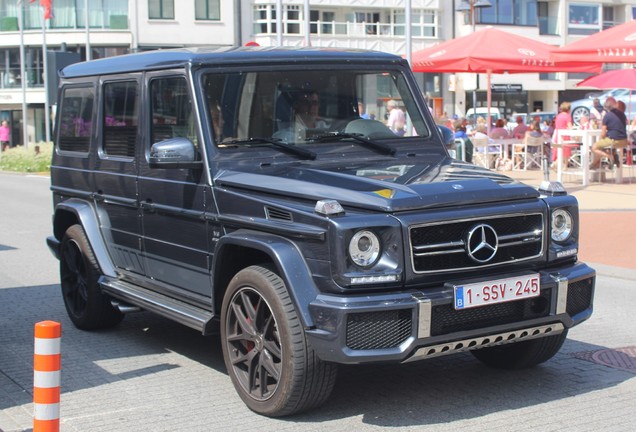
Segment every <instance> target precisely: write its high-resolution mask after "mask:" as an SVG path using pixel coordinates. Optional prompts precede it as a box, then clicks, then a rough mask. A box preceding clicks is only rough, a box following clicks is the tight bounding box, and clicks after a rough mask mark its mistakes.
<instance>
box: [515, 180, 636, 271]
mask: <svg viewBox="0 0 636 432" xmlns="http://www.w3.org/2000/svg"><path fill="white" fill-rule="evenodd" d="M506 174H508V175H510V176H511V177H513V178H515V179H517V180H520V181H523V182H524V183H527V184H529V185H531V186H538V185H539V184H541V181H542V180H543V173H542V172H541V171H539V170H530V171H510V172H507V173H506ZM628 175H629V171H628V170H625V172H624V177H623V183H621V184H616V183H613V182H612V181H611V180H610V181H608V182H603V183H591V184H590V185H588V186H585V187H584V186H582V185H581V182H580V181H579V182H569V181H566V182H564V183H563V185H564V186H565V188H566V189H567V191H568V193H570V194H572V195H574V196H575V197H576V198H577V199H578V201H579V206H580V218H581V230H580V236H581V241H580V253H579V258H580V259H581V260H582V261H586V262H588V263H592V264H602V265H603V266H612V267H616V268H618V269H627V270H636V241H634V239H635V238H636V234H635V231H636V177H631V178H630V177H629V176H628ZM555 177H556V175H555V174H554V173H550V178H551V179H554V178H555ZM566 180H567V177H566ZM603 269H604V271H608V270H609V269H608V268H604V267H603ZM615 270H617V269H614V271H615ZM627 276H631V278H633V279H634V278H636V273H634V272H631V273H628V274H627Z"/></svg>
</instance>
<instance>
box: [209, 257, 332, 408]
mask: <svg viewBox="0 0 636 432" xmlns="http://www.w3.org/2000/svg"><path fill="white" fill-rule="evenodd" d="M221 341H222V346H223V358H224V360H225V365H226V367H227V371H228V374H229V375H230V378H231V379H232V383H233V384H234V387H235V388H236V391H237V392H238V394H239V396H240V397H241V399H242V400H243V402H245V404H246V405H247V406H248V407H249V408H250V409H251V410H252V411H255V412H257V413H259V414H263V415H267V416H272V417H278V416H284V415H290V414H296V413H299V412H301V411H305V410H308V409H311V408H315V407H317V406H319V405H321V404H322V403H324V402H325V401H326V400H327V398H328V397H329V395H330V394H331V391H332V390H333V386H334V384H335V379H336V371H337V367H336V365H334V364H331V363H326V362H323V361H322V360H320V359H319V358H318V357H317V356H316V354H315V353H314V351H313V350H312V348H311V347H310V346H309V344H308V342H307V340H306V338H305V333H304V331H303V326H302V324H301V322H300V320H299V318H298V316H297V314H296V311H295V309H294V305H293V303H292V301H291V299H290V297H289V294H288V292H287V288H286V287H285V283H284V282H283V280H282V279H281V278H280V277H279V276H278V275H277V274H276V273H274V272H273V271H272V270H270V269H269V268H266V267H261V266H252V267H248V268H246V269H244V270H241V271H240V272H239V273H237V274H236V276H234V278H233V279H232V281H231V282H230V284H229V286H228V289H227V292H226V293H225V297H224V299H223V306H222V311H221Z"/></svg>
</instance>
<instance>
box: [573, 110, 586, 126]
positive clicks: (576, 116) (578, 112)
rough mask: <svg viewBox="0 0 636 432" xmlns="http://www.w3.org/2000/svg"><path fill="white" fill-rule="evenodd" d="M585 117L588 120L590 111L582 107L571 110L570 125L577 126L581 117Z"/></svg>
mask: <svg viewBox="0 0 636 432" xmlns="http://www.w3.org/2000/svg"><path fill="white" fill-rule="evenodd" d="M583 116H585V117H587V118H588V119H589V118H590V110H589V109H587V108H586V107H584V106H580V107H577V108H574V110H572V123H574V124H575V125H578V124H579V121H580V120H581V117H583Z"/></svg>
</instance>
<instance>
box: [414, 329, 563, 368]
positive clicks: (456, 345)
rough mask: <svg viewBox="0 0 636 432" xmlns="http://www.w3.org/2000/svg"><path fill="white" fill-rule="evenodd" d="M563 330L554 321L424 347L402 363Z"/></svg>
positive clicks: (537, 336) (557, 332) (532, 337)
mask: <svg viewBox="0 0 636 432" xmlns="http://www.w3.org/2000/svg"><path fill="white" fill-rule="evenodd" d="M563 330H565V327H564V326H563V324H561V323H554V324H547V325H541V326H537V327H528V328H525V329H520V330H514V331H507V332H504V333H495V334H491V335H487V336H480V337H475V338H469V339H463V340H458V341H453V342H447V343H443V344H439V345H432V346H427V347H422V348H419V349H418V350H417V351H415V353H414V354H413V355H412V356H411V357H409V358H407V359H406V360H404V361H403V362H402V363H408V362H412V361H417V360H423V359H428V358H433V357H439V356H442V355H447V354H454V353H458V352H462V351H470V350H474V349H478V348H487V347H492V346H496V345H503V344H508V343H513V342H521V341H526V340H530V339H537V338H540V337H546V336H551V335H553V334H554V335H557V334H560V333H562V332H563Z"/></svg>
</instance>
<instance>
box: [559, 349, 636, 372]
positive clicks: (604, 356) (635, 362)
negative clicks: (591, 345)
mask: <svg viewBox="0 0 636 432" xmlns="http://www.w3.org/2000/svg"><path fill="white" fill-rule="evenodd" d="M571 355H572V356H574V357H576V358H580V359H582V360H587V361H590V362H593V363H596V364H600V365H603V366H609V367H611V368H614V369H620V370H624V371H627V372H634V373H636V346H631V347H625V348H616V349H603V350H599V351H587V352H579V353H572V354H571Z"/></svg>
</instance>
